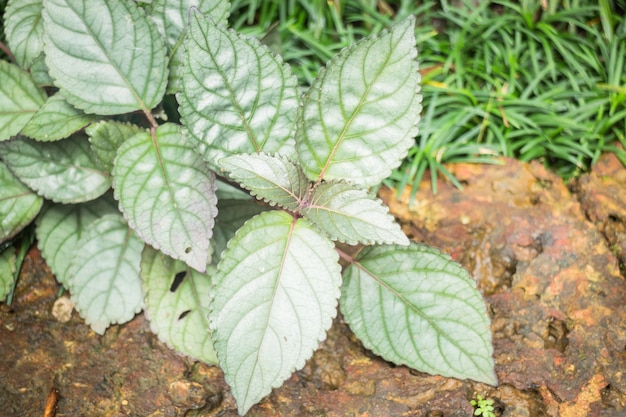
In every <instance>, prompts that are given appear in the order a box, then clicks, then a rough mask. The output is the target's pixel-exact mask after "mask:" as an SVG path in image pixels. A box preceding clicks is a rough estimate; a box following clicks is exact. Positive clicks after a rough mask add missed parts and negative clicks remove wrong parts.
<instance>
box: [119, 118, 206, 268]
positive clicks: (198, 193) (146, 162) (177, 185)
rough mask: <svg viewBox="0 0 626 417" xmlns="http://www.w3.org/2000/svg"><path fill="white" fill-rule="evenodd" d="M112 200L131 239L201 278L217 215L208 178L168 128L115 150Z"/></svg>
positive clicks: (203, 167)
mask: <svg viewBox="0 0 626 417" xmlns="http://www.w3.org/2000/svg"><path fill="white" fill-rule="evenodd" d="M113 188H114V189H115V198H116V199H117V200H119V202H120V208H121V210H122V212H124V215H125V217H126V218H127V219H128V223H129V224H130V226H131V227H132V228H133V229H134V230H135V231H136V232H137V234H138V235H139V236H140V237H141V238H142V239H143V240H144V241H145V242H146V243H148V244H149V245H152V246H153V247H154V248H155V249H160V250H161V251H162V252H163V253H165V254H166V255H169V256H171V257H173V258H175V259H180V260H182V261H184V262H185V263H187V265H189V266H191V267H192V268H195V269H197V270H198V271H200V272H203V271H204V270H205V268H206V265H207V260H208V256H209V240H210V238H211V233H212V229H213V224H214V221H213V219H214V218H215V216H216V215H217V210H216V204H217V198H216V196H215V182H214V176H213V174H212V173H211V172H210V171H209V169H208V167H207V166H206V164H205V163H204V162H203V161H202V159H201V158H200V157H199V156H198V155H197V154H196V153H195V152H194V151H193V149H192V148H191V146H190V145H188V144H187V142H186V141H185V138H184V137H183V136H182V134H181V133H180V131H179V128H178V126H177V125H174V124H171V123H168V124H164V125H162V126H159V128H158V129H157V130H156V134H155V137H152V136H151V134H150V133H147V132H142V133H138V134H136V135H135V136H133V137H131V138H130V139H128V140H127V141H126V142H124V143H123V144H122V146H120V148H119V150H118V152H117V157H116V158H115V166H114V167H113Z"/></svg>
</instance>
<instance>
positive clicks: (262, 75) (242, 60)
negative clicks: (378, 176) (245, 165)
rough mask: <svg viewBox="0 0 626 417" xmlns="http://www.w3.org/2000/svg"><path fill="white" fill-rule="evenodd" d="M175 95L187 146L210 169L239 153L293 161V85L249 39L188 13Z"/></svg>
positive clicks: (282, 68) (281, 66) (276, 60)
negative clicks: (186, 132)
mask: <svg viewBox="0 0 626 417" xmlns="http://www.w3.org/2000/svg"><path fill="white" fill-rule="evenodd" d="M189 23H190V27H189V31H188V33H187V39H186V41H185V46H186V51H187V52H186V54H185V61H184V69H183V71H182V81H183V82H182V84H183V89H182V91H181V92H180V93H179V94H178V95H177V99H178V102H179V103H180V113H181V115H182V117H183V120H184V122H185V123H184V124H185V126H186V127H187V129H188V130H189V133H190V140H191V141H192V142H193V143H194V145H195V146H196V148H197V149H198V151H199V152H200V154H201V155H202V157H203V158H204V159H205V160H206V161H208V163H209V164H210V166H211V168H212V169H214V170H216V171H218V170H219V168H220V167H219V164H218V161H219V160H220V159H222V158H223V157H225V156H229V155H233V154H241V153H256V152H261V151H263V152H269V153H273V152H276V153H281V154H283V155H285V156H295V148H294V138H293V133H294V129H295V123H294V114H295V112H296V109H297V107H298V91H297V79H296V77H295V75H293V73H292V72H291V70H290V68H289V67H288V66H287V65H285V64H283V62H282V59H281V58H280V57H278V56H275V55H273V54H272V53H271V52H270V51H269V50H268V49H267V47H265V46H263V45H261V43H260V42H259V41H258V40H256V39H254V38H245V37H243V36H242V35H240V34H238V33H236V32H233V31H231V30H227V29H226V28H224V27H223V26H221V25H215V24H214V23H212V22H211V21H210V19H208V18H205V17H203V16H202V15H201V14H200V13H198V12H193V14H192V16H191V20H190V22H189Z"/></svg>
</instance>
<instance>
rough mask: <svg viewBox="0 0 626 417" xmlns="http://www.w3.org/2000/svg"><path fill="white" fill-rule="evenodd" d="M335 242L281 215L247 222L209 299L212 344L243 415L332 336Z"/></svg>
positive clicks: (336, 289) (336, 281) (269, 214)
mask: <svg viewBox="0 0 626 417" xmlns="http://www.w3.org/2000/svg"><path fill="white" fill-rule="evenodd" d="M337 260H338V256H337V253H336V252H335V250H334V247H333V245H332V243H331V242H330V240H328V239H327V238H325V237H324V236H322V235H320V234H319V233H318V232H317V231H316V230H315V228H314V227H313V226H312V225H311V224H310V223H309V222H308V221H306V220H303V219H296V218H294V217H293V216H291V215H290V214H288V213H286V212H283V211H276V210H274V211H268V212H264V213H261V214H259V215H257V216H255V217H253V218H252V219H251V220H249V221H248V222H246V224H244V226H243V227H242V228H241V229H240V230H239V231H238V232H237V234H236V235H235V237H234V238H233V239H232V240H231V241H230V242H229V244H228V249H227V250H226V251H225V252H224V253H223V254H222V259H221V261H220V263H219V264H218V272H217V274H216V275H215V277H214V279H213V282H214V288H213V290H212V293H211V304H210V317H211V320H212V322H211V327H212V329H213V332H214V333H213V340H214V345H215V350H216V351H217V354H218V358H219V362H220V366H221V367H222V369H223V370H224V374H225V378H226V382H228V384H229V385H230V387H231V390H232V393H233V395H234V396H235V399H236V400H237V405H238V408H239V413H240V414H241V415H243V414H245V413H246V412H247V411H248V409H249V408H250V407H251V406H252V405H254V404H256V403H257V402H258V401H260V400H261V399H262V398H263V397H265V396H266V395H267V394H269V393H270V391H271V390H272V388H274V387H277V386H279V385H281V384H282V383H283V381H284V380H285V379H287V378H288V377H289V376H290V375H291V373H292V372H293V371H294V370H296V369H299V368H301V367H302V366H304V363H305V361H306V360H307V359H308V358H309V357H311V355H312V354H313V350H314V349H316V348H317V346H318V344H319V342H320V341H321V340H322V339H324V337H325V336H326V331H327V330H328V328H329V327H330V325H331V323H332V319H333V317H334V316H335V314H336V300H337V297H338V295H339V286H340V285H341V275H340V266H339V263H338V262H337Z"/></svg>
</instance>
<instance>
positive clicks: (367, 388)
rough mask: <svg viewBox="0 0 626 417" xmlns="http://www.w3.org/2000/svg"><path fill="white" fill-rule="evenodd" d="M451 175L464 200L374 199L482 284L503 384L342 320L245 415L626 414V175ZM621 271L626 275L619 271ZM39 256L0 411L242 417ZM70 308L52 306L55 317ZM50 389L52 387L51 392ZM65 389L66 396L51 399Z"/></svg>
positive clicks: (6, 335) (225, 394)
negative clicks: (71, 294)
mask: <svg viewBox="0 0 626 417" xmlns="http://www.w3.org/2000/svg"><path fill="white" fill-rule="evenodd" d="M503 162H504V164H503V165H500V166H497V165H454V166H452V167H451V168H450V169H451V170H452V171H453V173H454V175H456V177H457V178H458V179H459V180H460V181H461V182H462V183H463V185H464V189H463V190H462V191H459V190H457V189H455V188H454V187H452V186H451V185H449V184H447V183H445V182H439V184H438V193H437V194H436V195H433V193H432V192H431V191H430V184H429V183H426V182H425V183H423V184H422V186H421V187H420V189H419V191H418V193H417V199H416V200H415V201H414V203H413V205H412V207H411V206H409V204H408V203H409V202H408V196H409V191H408V190H407V191H406V192H405V194H404V195H403V196H402V197H401V199H400V201H397V199H396V198H395V195H394V194H393V192H392V191H391V190H387V189H382V190H381V191H380V196H381V198H383V199H384V200H385V201H386V202H387V203H388V204H389V205H390V208H391V211H392V212H393V213H394V214H395V215H396V217H397V218H398V220H399V221H400V222H401V224H402V226H403V228H404V230H405V232H406V233H407V234H408V235H409V236H410V237H411V238H413V239H416V240H419V241H425V242H427V243H429V244H431V245H434V246H437V247H440V248H441V249H442V250H443V251H444V252H447V253H450V254H451V255H452V256H453V258H455V259H456V260H458V261H460V262H461V263H462V264H463V265H464V266H465V267H466V268H467V269H468V270H469V271H470V273H471V275H472V276H473V277H474V278H475V279H476V281H477V283H478V287H479V289H480V290H481V292H482V293H483V294H484V296H485V299H486V301H487V304H488V311H489V314H490V315H491V319H492V330H493V335H494V340H493V343H494V349H495V360H496V373H497V375H498V379H499V381H500V385H499V386H498V387H497V388H494V387H490V386H487V385H483V384H479V383H475V382H472V381H459V380H456V379H450V378H443V377H439V376H431V375H426V374H422V373H419V372H414V371H411V370H409V369H408V368H405V367H401V366H400V367H395V366H393V365H391V364H389V363H387V362H385V361H383V360H381V359H379V358H377V357H375V356H373V355H372V354H371V353H369V352H368V351H366V350H365V349H364V348H363V347H362V346H361V345H360V343H359V342H358V340H357V339H356V338H355V337H354V336H353V335H352V334H351V333H350V331H349V330H348V329H347V327H346V326H345V325H344V324H343V323H342V320H341V317H339V318H337V320H336V321H335V324H334V326H333V327H332V329H331V331H330V332H329V337H328V339H327V340H326V341H325V342H324V343H323V344H322V345H321V346H320V349H319V350H318V351H317V352H316V353H315V355H314V357H313V358H312V359H311V360H310V361H309V363H308V364H307V366H306V367H305V368H304V369H303V370H301V371H298V372H296V373H294V374H293V376H292V377H291V378H290V379H289V380H287V381H286V383H285V384H284V385H283V386H282V387H281V388H279V389H276V390H274V392H273V393H272V394H271V395H270V396H269V397H268V398H267V399H265V400H264V401H263V402H261V403H260V404H258V405H257V406H255V407H253V408H252V409H251V411H250V412H249V414H248V415H249V416H320V417H321V416H328V417H340V416H354V417H357V416H358V417H369V416H372V417H380V416H415V417H417V416H419V417H435V416H438V417H442V416H445V417H452V416H464V417H466V416H470V415H472V412H473V407H472V406H471V405H470V403H469V402H470V400H471V399H472V398H475V397H476V395H481V396H482V397H489V398H492V399H493V400H494V401H495V408H496V410H495V412H496V416H532V417H541V416H562V417H583V416H603V417H604V416H606V417H609V416H615V417H617V416H624V415H626V280H625V277H624V276H625V275H626V268H624V265H625V264H626V169H625V168H624V167H623V166H622V165H621V164H620V163H619V161H617V160H616V158H614V157H613V156H610V155H606V156H604V157H603V158H602V160H601V161H600V162H599V163H598V164H597V165H596V166H595V167H594V169H593V171H592V172H591V173H590V174H588V175H585V176H583V177H581V178H580V179H578V180H577V181H575V182H572V183H571V184H569V185H564V184H563V182H562V181H561V180H560V179H559V178H558V177H556V176H555V175H553V174H551V173H549V172H547V171H546V170H545V169H543V167H542V166H540V165H539V164H535V163H533V164H522V163H519V162H516V161H513V160H504V161H503ZM620 265H621V266H622V271H621V273H620ZM58 290H59V287H58V284H56V282H55V280H54V277H53V276H52V275H51V274H50V272H49V270H48V268H47V267H46V265H45V264H44V262H43V260H42V259H41V255H40V253H39V252H38V250H37V249H36V248H33V249H32V250H31V251H30V252H29V254H28V257H27V259H26V262H25V265H24V269H23V272H22V276H21V278H20V281H19V285H18V291H17V295H16V298H15V299H14V302H13V304H12V305H11V306H10V307H9V306H6V305H0V404H1V407H0V415H2V416H29V417H30V416H44V417H52V416H53V415H54V413H53V412H52V409H51V408H50V409H49V410H48V411H49V413H48V415H45V414H44V410H45V408H46V400H47V399H52V398H53V397H55V398H56V399H58V401H57V404H56V417H61V416H72V417H74V416H142V417H143V416H153V417H156V416H163V417H166V416H167V417H174V416H187V417H193V416H224V417H225V416H229V417H230V416H236V415H237V413H236V406H235V402H234V399H233V398H232V396H231V395H230V393H229V390H228V387H227V386H226V385H225V383H224V380H223V376H222V373H221V371H220V370H219V369H218V368H215V367H210V366H206V365H203V364H200V363H195V362H193V361H191V360H188V359H186V358H183V357H180V356H179V355H177V354H176V353H174V352H172V351H171V350H169V349H168V348H167V347H165V346H164V345H163V344H161V343H160V342H159V341H158V339H157V338H156V337H155V336H154V335H152V333H151V332H150V330H149V325H148V323H147V322H146V321H145V319H144V318H143V316H141V315H140V316H138V317H137V318H136V319H135V320H133V321H132V322H130V323H128V324H126V325H123V326H113V327H112V328H110V329H109V330H107V332H106V334H105V335H104V336H103V337H100V336H98V335H96V334H95V333H93V332H92V331H90V329H89V327H88V326H86V325H85V324H84V323H83V322H82V320H81V319H80V317H78V315H77V314H76V313H75V312H74V313H73V315H72V316H71V318H70V319H69V321H68V322H62V321H60V316H59V314H57V313H58V312H55V314H53V306H54V305H55V299H56V295H57V292H58ZM59 307H60V305H59V304H58V302H57V304H56V308H59ZM51 390H56V391H51ZM57 393H58V394H57Z"/></svg>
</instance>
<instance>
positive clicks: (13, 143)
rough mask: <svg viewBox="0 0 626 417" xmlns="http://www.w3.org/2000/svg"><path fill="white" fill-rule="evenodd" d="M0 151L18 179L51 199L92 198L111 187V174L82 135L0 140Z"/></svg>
mask: <svg viewBox="0 0 626 417" xmlns="http://www.w3.org/2000/svg"><path fill="white" fill-rule="evenodd" d="M0 154H1V155H2V158H3V160H4V162H5V163H6V164H7V165H8V167H9V168H10V169H11V171H12V172H13V173H14V174H15V175H16V176H17V177H18V178H19V179H20V181H22V182H23V183H24V184H26V185H28V186H29V187H30V188H31V189H33V190H35V191H36V192H37V194H39V195H41V196H43V197H45V198H47V199H48V200H52V201H54V202H58V203H80V202H85V201H90V200H94V199H96V198H98V197H99V196H101V195H102V194H104V193H105V192H106V191H107V190H108V189H109V188H110V187H111V176H110V174H109V173H108V172H107V171H105V170H103V168H102V167H101V166H100V163H99V161H98V159H97V158H96V156H95V155H94V153H93V152H92V151H91V149H90V148H89V142H88V141H87V138H86V137H85V136H82V135H74V136H72V137H70V138H67V139H63V140H59V141H56V142H49V143H38V142H35V141H33V140H31V139H27V138H24V137H18V138H15V139H12V140H10V141H8V142H3V143H0Z"/></svg>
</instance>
